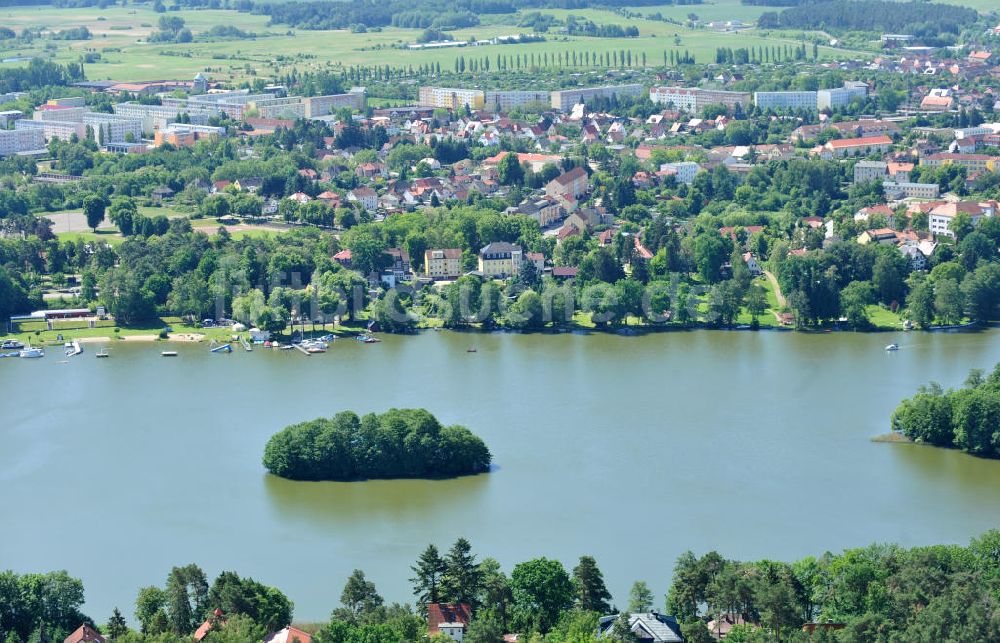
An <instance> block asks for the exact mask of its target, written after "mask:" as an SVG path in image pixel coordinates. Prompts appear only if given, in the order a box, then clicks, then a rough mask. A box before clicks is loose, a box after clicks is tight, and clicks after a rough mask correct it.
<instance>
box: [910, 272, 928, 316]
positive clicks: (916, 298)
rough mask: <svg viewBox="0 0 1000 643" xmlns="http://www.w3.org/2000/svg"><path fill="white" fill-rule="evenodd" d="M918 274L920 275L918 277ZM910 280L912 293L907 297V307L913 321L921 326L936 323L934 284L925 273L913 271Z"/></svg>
mask: <svg viewBox="0 0 1000 643" xmlns="http://www.w3.org/2000/svg"><path fill="white" fill-rule="evenodd" d="M917 275H920V276H919V277H917ZM914 277H916V279H914ZM910 281H911V284H910V294H909V295H907V297H906V309H907V311H908V312H909V316H910V320H911V321H912V322H913V323H915V324H917V325H918V326H920V327H921V328H927V327H929V326H930V325H931V324H932V323H934V285H933V284H931V283H930V281H929V280H928V279H927V278H926V277H925V276H924V274H923V273H917V272H915V273H913V275H912V276H911V277H910Z"/></svg>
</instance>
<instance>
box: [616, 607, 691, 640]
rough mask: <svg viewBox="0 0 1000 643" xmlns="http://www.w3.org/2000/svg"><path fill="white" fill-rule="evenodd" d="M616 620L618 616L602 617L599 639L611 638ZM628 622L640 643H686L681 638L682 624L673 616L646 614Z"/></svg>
mask: <svg viewBox="0 0 1000 643" xmlns="http://www.w3.org/2000/svg"><path fill="white" fill-rule="evenodd" d="M616 620H618V614H613V615H611V616H604V617H602V618H601V620H600V622H599V625H598V630H597V638H599V639H607V638H610V637H611V632H612V630H613V629H614V627H615V621H616ZM628 622H629V630H631V631H632V633H633V634H635V636H636V638H637V639H638V640H640V641H652V642H654V643H684V637H683V636H681V626H680V623H678V622H677V619H676V618H674V617H673V616H667V615H665V614H660V613H659V612H645V613H642V614H632V615H630V616H629V619H628Z"/></svg>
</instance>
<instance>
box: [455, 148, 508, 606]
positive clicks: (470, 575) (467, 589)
mask: <svg viewBox="0 0 1000 643" xmlns="http://www.w3.org/2000/svg"><path fill="white" fill-rule="evenodd" d="M510 156H513V155H510ZM515 158H516V157H515ZM480 580H481V574H480V571H479V566H478V565H477V564H476V557H475V555H474V554H473V553H472V545H471V544H469V541H468V540H466V539H465V538H459V539H458V540H456V541H455V544H454V545H452V547H451V549H450V550H448V555H447V556H445V570H444V574H442V576H441V586H442V590H443V591H442V594H443V595H444V597H445V598H446V599H447V601H448V602H449V603H468V604H469V605H471V606H472V608H473V609H475V608H476V605H477V600H478V599H477V597H478V595H479V585H480Z"/></svg>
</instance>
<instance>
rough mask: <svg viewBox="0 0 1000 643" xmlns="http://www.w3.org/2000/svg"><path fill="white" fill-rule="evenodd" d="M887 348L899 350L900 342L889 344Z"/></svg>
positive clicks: (888, 349)
mask: <svg viewBox="0 0 1000 643" xmlns="http://www.w3.org/2000/svg"><path fill="white" fill-rule="evenodd" d="M885 350H887V351H898V350H899V344H889V345H888V346H886V347H885Z"/></svg>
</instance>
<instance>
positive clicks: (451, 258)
mask: <svg viewBox="0 0 1000 643" xmlns="http://www.w3.org/2000/svg"><path fill="white" fill-rule="evenodd" d="M424 274H425V275H426V276H428V277H430V278H431V279H458V278H459V277H460V276H461V275H462V250H461V248H440V249H431V250H426V251H424Z"/></svg>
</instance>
